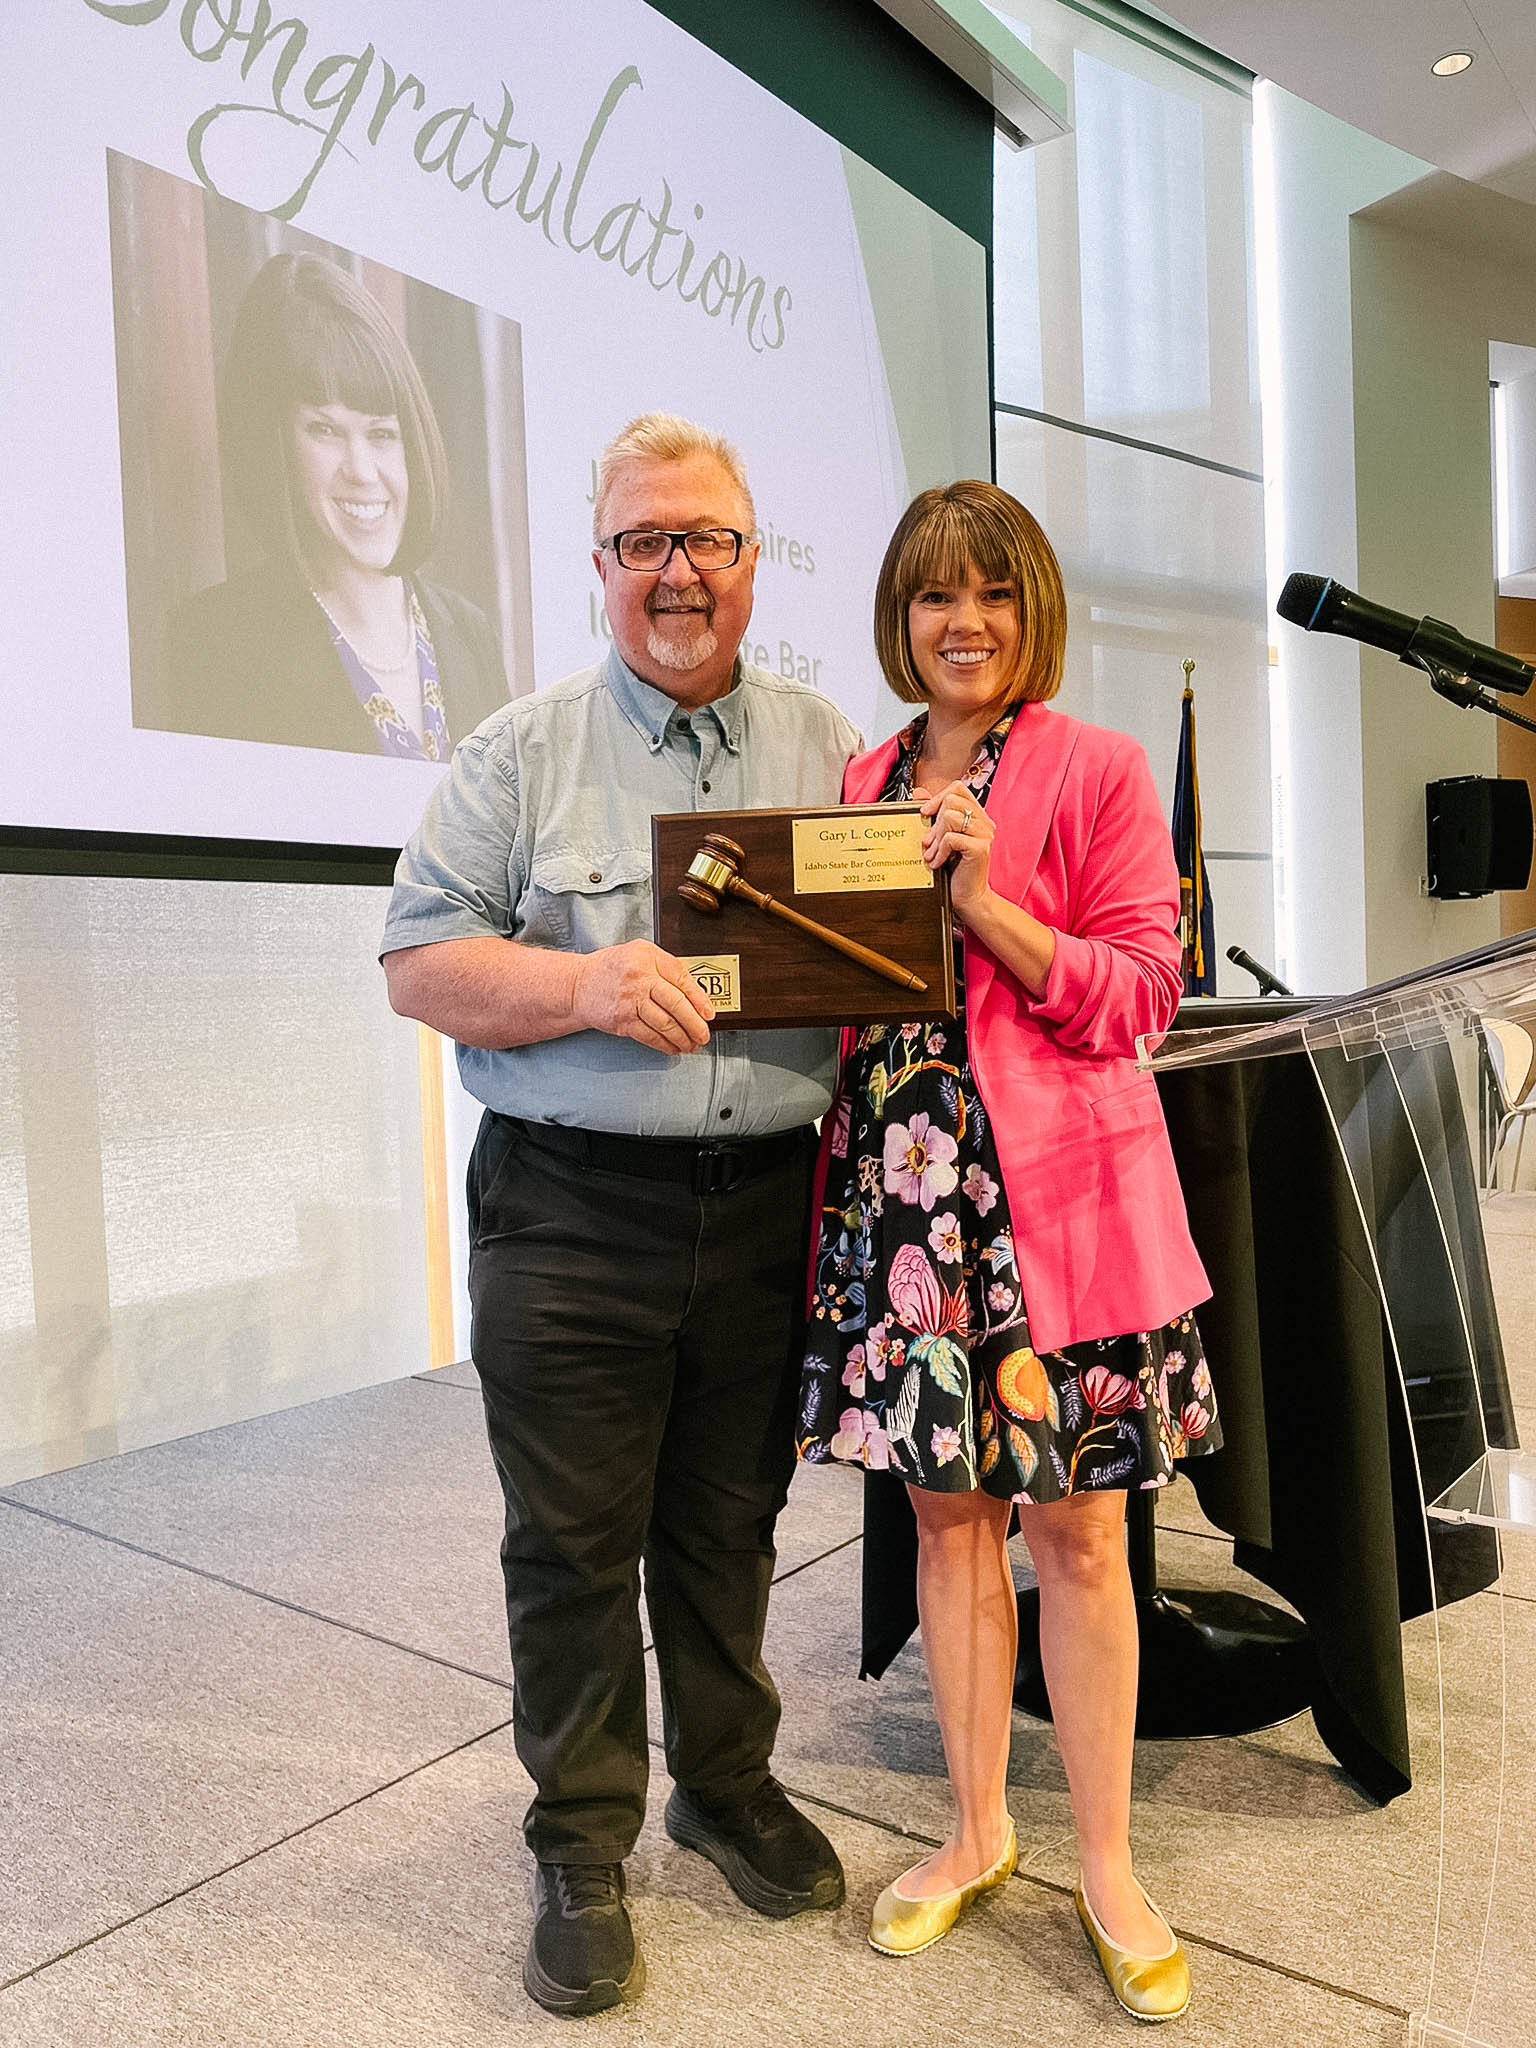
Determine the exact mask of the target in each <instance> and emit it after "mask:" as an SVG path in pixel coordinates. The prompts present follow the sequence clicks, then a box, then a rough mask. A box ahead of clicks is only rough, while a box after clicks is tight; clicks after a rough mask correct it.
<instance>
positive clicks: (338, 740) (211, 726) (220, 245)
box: [107, 151, 532, 761]
mask: <svg viewBox="0 0 1536 2048" xmlns="http://www.w3.org/2000/svg"><path fill="white" fill-rule="evenodd" d="M107 187H108V206H109V214H110V225H111V245H112V301H113V318H114V326H115V339H116V357H117V399H118V420H119V428H120V433H121V446H122V475H123V525H124V553H125V566H126V576H127V602H128V633H129V666H130V671H131V688H132V700H133V723H134V725H135V726H137V727H144V728H151V729H154V730H157V731H162V732H181V733H196V734H202V735H206V736H208V737H214V738H221V739H235V740H255V741H262V742H266V743H267V744H276V745H283V746H293V747H315V748H320V749H323V750H325V751H328V752H333V753H352V754H373V755H384V756H387V757H394V758H398V759H405V760H415V761H444V760H446V759H447V757H448V754H449V752H450V751H451V749H452V748H453V746H454V745H455V743H456V742H457V741H459V740H460V739H462V738H463V737H464V735H465V734H466V733H468V732H471V731H473V729H474V728H475V727H476V726H477V725H478V724H480V722H481V721H482V720H483V719H485V718H487V717H488V716H489V715H490V714H491V713H492V712H493V711H495V710H496V709H497V707H498V706H499V705H501V704H504V703H505V702H506V701H507V698H508V696H509V694H511V691H512V688H514V687H516V686H517V685H516V681H515V679H516V678H518V677H519V676H526V673H527V668H528V663H529V658H530V653H531V638H532V629H531V611H532V605H531V572H530V565H529V547H528V489H527V462H526V450H525V437H524V404H523V371H522V337H521V332H520V329H519V327H518V324H517V323H516V322H515V321H513V320H509V319H507V318H505V317H503V316H501V315H499V314H495V313H492V312H490V311H488V310H487V309H485V308H484V307H479V306H475V305H471V304H470V303H469V302H468V301H466V300H464V299H461V298H456V297H454V296H453V295H452V294H451V293H448V292H444V291H440V290H438V289H436V288H435V287H433V286H431V285H427V284H423V283H421V282H420V281H419V280H418V279H415V278H412V277H408V276H406V275H404V274H403V273H402V272H400V271H398V270H392V269H390V268H388V267H387V266H385V265H382V264H379V263H376V262H372V261H369V260H367V259H366V258H364V257H362V256H360V255H358V254H356V253H355V252H354V251H352V250H348V249H344V248H341V247H338V246H336V245H335V244H332V243H327V242H322V241H319V240H317V239H316V238H315V237H314V236H312V235H309V234H306V233H304V232H303V231H302V230H300V229H297V228H294V227H292V226H290V225H288V224H287V223H285V222H282V221H279V220H276V219H275V218H273V217H272V216H271V215H269V214H263V213H258V212H254V211H253V210H251V209H250V208H248V207H244V206H239V205H236V204H235V203H233V202H232V201H230V200H227V199H223V198H221V197H219V196H218V195H217V194H215V193H212V192H210V191H207V190H205V189H204V188H203V187H202V186H199V185H196V184H193V183H190V182H188V181H186V180H184V179H181V178H177V177H173V176H171V175H169V174H168V173H166V172H164V171H160V170H157V169H155V168H153V167H151V166H150V165H147V164H144V163H140V162H138V161H136V160H135V159H133V158H131V157H127V156H123V155H120V154H118V153H117V152H114V151H108V153H107ZM509 678H512V679H514V681H513V683H512V684H511V685H510V686H509ZM521 687H522V688H527V687H528V684H527V681H526V680H524V681H523V682H522V683H521Z"/></svg>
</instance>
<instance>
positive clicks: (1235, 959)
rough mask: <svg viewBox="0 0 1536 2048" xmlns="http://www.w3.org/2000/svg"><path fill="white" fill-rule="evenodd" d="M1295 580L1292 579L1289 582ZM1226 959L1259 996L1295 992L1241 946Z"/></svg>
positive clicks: (1234, 947)
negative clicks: (1250, 980) (1248, 978)
mask: <svg viewBox="0 0 1536 2048" xmlns="http://www.w3.org/2000/svg"><path fill="white" fill-rule="evenodd" d="M1295 580H1296V579H1295V578H1294V577H1292V579H1291V581H1292V582H1294V581H1295ZM1227 958H1228V959H1229V960H1230V961H1231V962H1232V964H1233V965H1234V966H1235V967H1241V968H1242V970H1243V972H1244V973H1245V974H1251V975H1252V976H1253V978H1254V980H1255V981H1256V982H1257V983H1258V984H1259V994H1260V995H1261V996H1289V995H1294V994H1295V993H1296V991H1295V990H1294V989H1289V988H1287V987H1286V985H1285V983H1284V982H1283V981H1282V980H1281V979H1280V977H1279V975H1278V974H1272V973H1271V972H1270V970H1269V969H1268V968H1267V967H1266V966H1265V965H1264V963H1263V961H1262V960H1255V959H1254V957H1253V955H1252V954H1251V953H1245V952H1244V951H1243V949H1242V947H1241V946H1228V948H1227Z"/></svg>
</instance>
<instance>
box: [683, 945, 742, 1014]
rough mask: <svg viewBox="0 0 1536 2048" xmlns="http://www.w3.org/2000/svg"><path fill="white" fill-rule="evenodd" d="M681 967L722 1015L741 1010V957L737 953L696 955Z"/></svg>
mask: <svg viewBox="0 0 1536 2048" xmlns="http://www.w3.org/2000/svg"><path fill="white" fill-rule="evenodd" d="M683 965H684V966H685V967H686V968H687V970H688V972H689V973H690V974H691V975H692V976H693V978H694V980H695V981H696V982H697V983H698V984H699V987H700V988H701V989H703V991H704V993H705V995H707V996H708V997H709V1000H710V1001H711V1002H712V1003H713V1004H714V1006H715V1008H716V1010H718V1011H720V1012H721V1013H722V1014H724V1013H725V1012H726V1011H728V1010H739V1009H740V1008H741V955H740V954H739V953H696V954H694V956H693V958H692V959H691V960H685V961H684V962H683Z"/></svg>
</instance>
